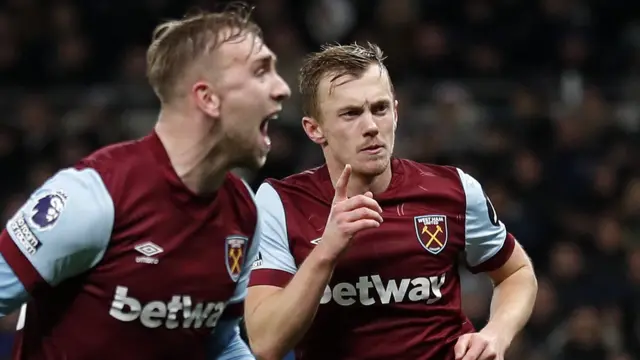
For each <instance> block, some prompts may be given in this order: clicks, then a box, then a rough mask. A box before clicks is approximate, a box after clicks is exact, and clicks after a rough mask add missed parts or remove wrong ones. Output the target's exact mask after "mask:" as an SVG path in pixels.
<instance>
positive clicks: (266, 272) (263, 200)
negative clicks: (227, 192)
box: [249, 183, 297, 287]
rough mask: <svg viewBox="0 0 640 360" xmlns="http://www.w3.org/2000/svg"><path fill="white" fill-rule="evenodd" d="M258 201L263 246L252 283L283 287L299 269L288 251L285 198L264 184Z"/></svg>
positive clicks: (258, 195)
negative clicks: (283, 201)
mask: <svg viewBox="0 0 640 360" xmlns="http://www.w3.org/2000/svg"><path fill="white" fill-rule="evenodd" d="M256 202H257V204H258V212H259V214H260V248H259V251H258V257H257V259H256V261H255V262H254V263H253V271H252V274H251V281H250V285H249V286H256V285H272V286H278V287H284V286H286V285H287V283H288V282H289V280H291V278H292V277H293V275H294V274H295V273H296V272H297V267H296V263H295V260H294V258H293V255H292V254H291V251H290V250H289V239H288V237H287V222H286V217H285V211H284V206H283V204H282V199H280V196H279V195H278V192H277V191H276V190H275V189H274V188H273V186H271V184H269V183H264V184H262V185H261V186H260V188H259V189H258V192H257V194H256Z"/></svg>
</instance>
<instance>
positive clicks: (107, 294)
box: [0, 133, 258, 360]
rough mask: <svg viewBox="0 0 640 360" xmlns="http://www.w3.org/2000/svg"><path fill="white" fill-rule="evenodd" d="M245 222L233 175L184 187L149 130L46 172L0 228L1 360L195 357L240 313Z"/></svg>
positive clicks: (247, 234)
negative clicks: (204, 186) (5, 347)
mask: <svg viewBox="0 0 640 360" xmlns="http://www.w3.org/2000/svg"><path fill="white" fill-rule="evenodd" d="M256 224H257V211H256V207H255V203H254V200H253V195H252V192H251V190H250V189H249V188H248V187H247V186H246V184H245V183H244V182H243V181H242V180H241V179H239V178H237V177H235V176H234V175H231V174H229V175H227V177H226V179H225V181H224V184H223V185H222V187H221V188H220V189H219V190H218V191H217V192H216V193H215V194H212V195H211V196H196V195H195V194H193V193H191V192H190V191H189V190H188V189H187V188H186V187H185V186H184V185H183V184H182V182H181V181H180V179H179V177H178V176H177V174H176V173H175V172H174V170H173V167H172V166H171V164H170V161H169V158H168V156H167V153H166V152H165V150H164V147H163V146H162V143H161V141H160V139H159V138H158V137H157V135H156V134H155V133H153V134H151V135H149V136H147V137H145V138H143V139H141V140H138V141H134V142H128V143H123V144H118V145H114V146H110V147H107V148H105V149H102V150H99V151H98V152H96V153H94V154H92V155H90V156H89V157H87V158H86V159H83V160H82V161H81V162H80V163H79V164H78V165H77V166H76V167H74V168H69V169H64V170H62V171H60V172H58V173H57V174H56V175H55V176H53V177H52V178H51V179H49V180H48V181H47V182H46V183H45V184H44V185H42V186H41V187H40V188H39V189H37V190H36V191H35V192H34V193H33V194H32V196H31V198H30V199H29V200H28V201H27V202H26V204H24V206H23V207H22V208H21V209H20V210H19V211H18V212H17V213H16V214H15V216H13V218H11V220H10V221H9V222H8V224H7V226H6V230H5V231H4V232H3V233H2V235H1V236H0V255H1V256H0V300H1V301H0V303H1V309H0V310H2V312H3V314H2V315H6V313H7V312H8V311H10V310H12V309H13V308H15V307H17V306H19V303H22V302H26V307H24V308H23V311H22V314H21V316H20V323H19V330H18V333H17V337H16V344H15V350H14V356H13V358H14V359H16V360H18V359H25V360H26V359H49V360H58V359H59V360H63V359H64V360H101V359H105V360H113V359H120V360H126V359H136V360H145V359H148V360H160V359H172V360H173V359H195V360H197V359H204V358H205V354H206V352H207V339H209V338H210V337H214V338H215V336H217V337H218V338H219V340H220V341H221V342H223V343H224V340H225V338H227V337H229V336H230V334H227V333H219V332H221V331H222V330H221V329H222V328H223V327H222V324H224V323H225V321H227V319H232V318H237V317H239V316H240V315H241V313H242V307H243V300H244V296H245V292H246V283H247V281H248V272H249V267H248V265H250V263H249V261H250V259H251V258H253V257H254V256H255V254H256V253H257V248H256V247H257V245H258V244H257V242H255V241H254V240H253V238H254V234H255V233H256V232H257V230H256ZM212 335H213V336H212Z"/></svg>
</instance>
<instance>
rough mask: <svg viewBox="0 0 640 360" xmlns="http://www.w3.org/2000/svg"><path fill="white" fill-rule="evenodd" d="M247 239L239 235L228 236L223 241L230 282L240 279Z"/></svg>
mask: <svg viewBox="0 0 640 360" xmlns="http://www.w3.org/2000/svg"><path fill="white" fill-rule="evenodd" d="M248 242H249V238H247V237H246V236H240V235H231V236H228V237H227V239H226V240H225V260H226V261H225V262H226V264H227V271H228V272H229V276H230V277H231V280H233V281H234V282H236V281H238V278H240V272H241V271H242V265H243V264H244V254H245V248H246V246H247V243H248Z"/></svg>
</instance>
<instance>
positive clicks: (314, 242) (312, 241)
mask: <svg viewBox="0 0 640 360" xmlns="http://www.w3.org/2000/svg"><path fill="white" fill-rule="evenodd" d="M320 240H322V238H321V237H319V238H317V239H315V240H311V243H312V244H313V245H318V244H319V243H320Z"/></svg>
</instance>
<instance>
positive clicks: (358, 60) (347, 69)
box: [298, 42, 385, 117]
mask: <svg viewBox="0 0 640 360" xmlns="http://www.w3.org/2000/svg"><path fill="white" fill-rule="evenodd" d="M384 59H385V56H384V54H383V53H382V50H381V49H380V47H379V46H378V45H375V44H372V43H369V42H368V43H367V45H366V46H361V45H358V44H357V43H353V44H350V45H325V46H323V47H322V49H321V51H319V52H316V53H312V54H311V55H309V56H307V58H306V59H305V60H304V63H303V64H302V68H301V69H300V75H299V77H298V83H299V90H300V95H301V97H302V111H303V112H304V114H305V115H306V116H311V117H318V116H319V115H320V112H319V109H318V85H320V81H321V80H322V79H323V78H324V77H325V76H327V75H329V76H331V79H330V81H331V82H333V81H335V80H336V79H338V78H340V77H342V76H344V75H352V76H356V77H360V76H362V74H363V73H364V72H365V71H367V69H368V68H369V67H370V66H371V65H373V64H377V65H379V66H380V68H381V69H384V68H385V67H384V63H383V61H384Z"/></svg>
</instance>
